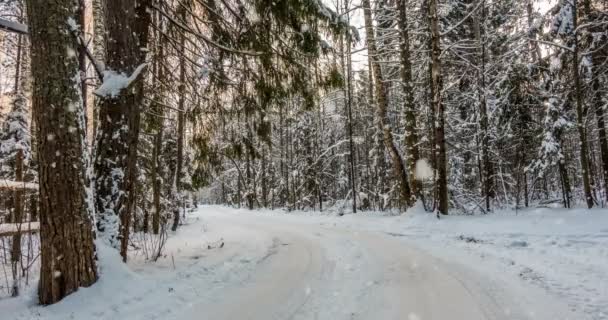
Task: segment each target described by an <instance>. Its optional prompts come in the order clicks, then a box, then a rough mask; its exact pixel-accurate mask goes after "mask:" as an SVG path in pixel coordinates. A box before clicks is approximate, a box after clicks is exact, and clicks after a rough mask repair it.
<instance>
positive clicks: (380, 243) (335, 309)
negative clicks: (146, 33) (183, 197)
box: [183, 208, 566, 320]
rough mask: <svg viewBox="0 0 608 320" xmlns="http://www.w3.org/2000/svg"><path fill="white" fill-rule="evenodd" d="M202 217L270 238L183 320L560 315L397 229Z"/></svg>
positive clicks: (219, 214) (228, 212)
mask: <svg viewBox="0 0 608 320" xmlns="http://www.w3.org/2000/svg"><path fill="white" fill-rule="evenodd" d="M204 219H207V220H208V221H212V222H213V224H214V225H216V226H221V225H225V226H226V227H228V226H230V227H232V228H234V227H235V226H236V227H238V228H243V229H245V228H246V229H247V230H251V231H255V232H256V233H262V234H264V235H265V236H268V237H271V238H272V239H273V241H272V246H270V248H269V249H268V252H267V254H266V255H264V256H262V257H261V258H259V260H258V261H256V262H255V266H256V267H255V269H256V270H255V272H254V273H253V274H252V276H251V277H250V278H249V279H247V280H246V281H244V282H242V283H240V284H238V285H234V286H227V287H226V289H224V290H223V292H221V295H220V297H221V298H219V299H214V301H202V302H201V303H200V304H194V305H193V306H192V308H190V309H189V310H187V311H185V313H184V317H183V319H213V320H222V319H260V320H262V319H263V320H269V319H281V320H283V319H327V320H330V319H331V320H333V319H336V320H337V319H381V320H389V319H407V320H446V319H457V320H458V319H462V320H465V319H466V320H478V319H513V320H514V319H532V318H533V319H537V320H538V319H566V318H565V317H564V314H560V313H558V311H556V310H554V311H553V313H552V311H551V310H543V311H542V312H540V313H539V312H537V311H530V310H525V308H524V307H523V306H522V304H520V303H519V302H520V301H518V299H521V298H522V297H521V293H519V294H516V293H514V292H509V290H507V289H506V288H502V287H500V285H498V284H497V283H496V282H494V281H492V280H490V279H487V278H483V277H482V276H480V275H478V274H476V273H474V272H472V271H471V270H469V269H468V268H466V267H464V266H461V265H457V264H452V263H449V262H447V261H444V260H440V259H438V258H436V257H433V256H431V255H429V254H426V253H424V252H422V251H420V250H418V249H416V248H415V247H414V246H413V245H411V244H409V243H408V242H405V241H403V239H401V235H399V234H390V233H385V232H380V231H365V230H347V229H342V228H340V226H339V225H338V224H337V223H327V222H325V223H323V222H321V223H309V222H303V221H305V220H304V219H289V217H284V218H283V217H280V216H264V215H259V214H246V213H243V212H242V211H241V212H238V213H237V212H236V211H234V210H232V209H227V208H214V211H213V212H212V213H210V214H208V215H205V218H204ZM309 220H311V219H309ZM312 220H314V219H312ZM515 296H517V297H515ZM528 299H531V298H530V297H528ZM543 312H544V313H545V314H542V313H543Z"/></svg>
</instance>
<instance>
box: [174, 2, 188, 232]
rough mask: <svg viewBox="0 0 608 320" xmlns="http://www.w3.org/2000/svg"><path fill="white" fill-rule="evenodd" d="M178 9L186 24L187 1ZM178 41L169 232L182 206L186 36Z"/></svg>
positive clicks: (176, 223) (177, 219)
mask: <svg viewBox="0 0 608 320" xmlns="http://www.w3.org/2000/svg"><path fill="white" fill-rule="evenodd" d="M184 2H185V3H182V4H181V5H180V7H179V9H178V10H179V16H180V19H181V20H182V22H186V6H189V2H188V1H184ZM179 37H180V40H179V51H180V52H179V87H178V91H179V100H178V103H177V108H178V109H179V110H178V111H177V163H176V169H175V191H176V193H177V194H176V196H177V199H178V210H176V211H175V212H174V213H173V214H174V216H173V226H172V227H171V230H173V231H175V230H177V226H178V225H179V216H180V214H179V213H180V208H182V207H183V205H184V199H183V196H182V194H181V192H182V171H183V168H182V167H183V163H184V135H185V131H184V130H185V129H184V122H185V113H186V103H185V102H186V56H185V55H186V35H185V34H184V33H183V32H180V35H179Z"/></svg>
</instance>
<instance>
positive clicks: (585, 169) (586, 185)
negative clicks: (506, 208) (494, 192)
mask: <svg viewBox="0 0 608 320" xmlns="http://www.w3.org/2000/svg"><path fill="white" fill-rule="evenodd" d="M572 1H573V5H572V8H573V9H572V10H573V12H572V23H573V26H572V28H573V29H574V30H576V29H577V28H578V17H577V6H578V1H577V0H572ZM573 41H574V43H573V51H574V52H573V63H572V76H573V77H574V87H575V92H574V95H575V100H576V127H577V129H578V135H579V139H580V141H581V154H580V156H581V170H582V172H581V173H582V176H583V189H584V191H585V201H586V203H587V208H592V207H593V195H592V194H591V181H590V179H589V154H588V144H587V134H586V132H585V131H586V130H585V114H584V111H583V96H582V95H583V92H582V87H581V79H580V74H579V51H578V32H576V31H575V33H574V36H573Z"/></svg>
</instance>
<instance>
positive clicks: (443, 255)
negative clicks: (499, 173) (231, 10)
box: [0, 206, 608, 320]
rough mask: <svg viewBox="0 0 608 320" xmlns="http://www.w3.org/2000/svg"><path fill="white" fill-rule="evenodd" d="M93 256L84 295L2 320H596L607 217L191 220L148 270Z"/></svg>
mask: <svg viewBox="0 0 608 320" xmlns="http://www.w3.org/2000/svg"><path fill="white" fill-rule="evenodd" d="M221 243H224V246H223V247H221V248H220V246H221ZM98 251H99V254H100V257H101V266H100V268H101V278H100V280H99V282H98V283H97V284H95V285H94V286H92V287H91V288H85V289H82V290H81V291H79V292H78V293H76V294H73V295H71V296H69V297H67V298H66V299H64V300H63V301H62V302H60V303H59V304H56V305H53V306H49V307H39V306H36V305H35V292H34V289H33V288H31V289H30V290H29V292H28V293H26V294H25V295H24V296H22V297H20V298H16V299H8V298H7V299H3V300H0V313H1V314H2V315H3V317H2V319H6V318H5V316H4V315H7V314H8V315H10V316H9V318H8V319H15V320H24V319H49V320H55V319H57V320H58V319H214V320H215V319H234V318H235V317H238V318H251V319H287V318H290V319H331V320H334V319H408V320H409V319H421V320H426V319H448V318H447V316H446V315H450V317H449V318H450V319H467V320H471V319H535V320H542V319H547V320H548V319H552V320H553V319H571V320H583V319H590V320H606V319H608V274H607V272H606V271H607V270H608V212H607V210H590V211H589V210H582V209H580V210H579V209H577V210H570V211H566V210H561V209H530V210H525V211H519V212H518V213H517V214H516V213H514V212H506V211H505V212H496V213H493V214H491V215H486V216H449V217H445V218H442V219H441V220H437V219H436V218H435V217H434V216H433V215H430V214H426V213H423V212H422V210H420V209H413V210H411V211H410V212H408V213H406V214H404V215H402V216H385V215H383V214H381V213H364V214H358V215H348V214H347V215H345V216H342V217H338V216H335V215H332V214H331V213H330V214H329V215H328V214H327V213H314V212H292V213H291V214H286V213H285V212H284V211H256V212H250V211H247V210H237V209H230V208H225V207H214V206H205V207H202V208H200V209H199V210H198V211H197V212H195V213H193V214H192V215H191V216H190V217H189V219H188V224H187V225H186V226H183V227H182V228H180V229H179V230H178V232H177V234H172V235H171V236H170V238H169V241H168V243H167V245H166V248H165V255H164V256H163V257H161V259H159V261H157V262H156V263H152V262H146V261H145V260H144V259H143V257H142V256H141V255H134V256H133V258H132V259H131V262H130V263H129V264H128V265H126V266H125V265H123V264H121V263H120V262H119V257H118V255H117V253H115V252H114V251H113V250H111V249H108V248H106V247H103V246H100V247H99V248H98ZM442 297H445V298H442ZM396 314H399V315H400V316H399V317H396V316H395V315H396ZM459 317H460V318H459ZM465 317H466V318H465Z"/></svg>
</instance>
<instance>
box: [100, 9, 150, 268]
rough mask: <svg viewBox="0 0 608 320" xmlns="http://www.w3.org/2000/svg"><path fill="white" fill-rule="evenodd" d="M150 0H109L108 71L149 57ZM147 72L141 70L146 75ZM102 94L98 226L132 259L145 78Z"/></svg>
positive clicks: (130, 68) (130, 67)
mask: <svg viewBox="0 0 608 320" xmlns="http://www.w3.org/2000/svg"><path fill="white" fill-rule="evenodd" d="M149 1H150V0H139V1H138V0H106V8H105V9H106V10H105V12H104V13H105V27H106V30H107V39H109V40H108V41H106V43H105V45H106V48H105V49H106V66H107V69H108V71H106V76H110V75H111V73H118V74H120V73H122V74H125V75H133V74H134V72H136V70H138V69H139V70H141V69H140V68H142V67H143V66H144V63H145V58H146V51H145V50H143V48H147V45H148V26H149V24H150V15H149V13H148V11H149V8H148V4H149ZM141 76H142V75H141V74H140V77H141ZM139 80H140V81H136V83H134V84H133V85H132V86H131V87H129V88H125V89H123V90H121V91H120V93H119V94H118V95H116V96H108V97H104V98H103V99H102V103H101V106H100V112H99V119H100V121H101V123H100V124H99V131H98V132H97V136H98V137H97V150H96V158H95V176H96V177H97V180H96V193H97V197H96V203H95V204H96V208H97V212H98V215H99V219H98V230H99V231H100V232H101V234H102V236H104V238H106V239H107V240H108V241H109V243H110V244H111V245H112V246H115V247H120V253H121V256H122V258H123V260H124V261H126V260H127V245H128V241H129V224H130V221H131V214H132V212H133V209H134V205H135V203H134V199H135V183H136V180H137V178H136V169H137V167H136V164H137V144H138V141H139V129H140V113H141V106H142V98H143V81H141V79H139Z"/></svg>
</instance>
